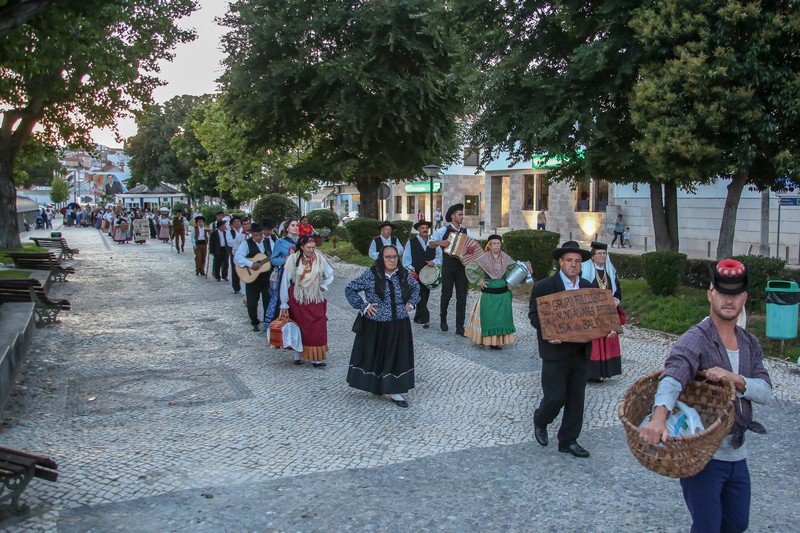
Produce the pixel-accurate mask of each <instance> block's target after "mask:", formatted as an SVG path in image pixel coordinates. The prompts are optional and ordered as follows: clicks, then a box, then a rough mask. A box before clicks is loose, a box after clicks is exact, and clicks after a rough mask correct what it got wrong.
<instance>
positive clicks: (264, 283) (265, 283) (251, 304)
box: [233, 224, 272, 331]
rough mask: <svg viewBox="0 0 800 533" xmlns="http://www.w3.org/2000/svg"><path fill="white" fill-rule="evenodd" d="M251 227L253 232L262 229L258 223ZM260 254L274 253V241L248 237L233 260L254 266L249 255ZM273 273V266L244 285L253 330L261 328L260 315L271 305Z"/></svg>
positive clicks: (268, 254)
mask: <svg viewBox="0 0 800 533" xmlns="http://www.w3.org/2000/svg"><path fill="white" fill-rule="evenodd" d="M250 229H251V231H252V232H253V233H258V232H259V231H261V227H260V226H259V225H258V224H253V226H252V227H251V228H250ZM258 254H264V255H266V256H267V257H270V256H271V255H272V241H271V240H270V239H269V238H263V239H261V242H256V241H255V240H253V238H252V237H248V238H246V239H245V240H244V242H242V243H241V244H240V245H239V246H238V247H237V248H236V253H235V254H234V257H233V262H234V263H235V264H236V265H237V266H240V267H242V268H252V266H253V262H252V261H250V260H249V259H248V257H255V256H256V255H258ZM271 274H272V266H270V268H269V269H265V270H264V272H263V273H262V274H260V275H259V276H258V277H257V278H256V279H254V280H253V281H251V282H250V283H245V285H244V294H245V301H246V305H247V315H248V316H249V317H250V324H251V325H252V326H253V331H258V330H259V325H260V324H261V320H260V319H259V316H261V317H263V316H264V315H265V314H266V312H267V308H268V307H269V278H270V275H271ZM259 300H261V310H262V312H261V315H259V314H258V301H259Z"/></svg>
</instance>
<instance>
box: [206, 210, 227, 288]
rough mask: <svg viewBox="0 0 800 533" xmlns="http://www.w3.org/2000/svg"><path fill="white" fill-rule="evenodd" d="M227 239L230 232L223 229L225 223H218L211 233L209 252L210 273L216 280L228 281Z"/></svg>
mask: <svg viewBox="0 0 800 533" xmlns="http://www.w3.org/2000/svg"><path fill="white" fill-rule="evenodd" d="M228 239H230V233H228V231H227V230H226V229H225V224H224V223H222V224H219V225H218V226H217V229H216V230H214V231H212V233H211V242H210V243H209V252H211V257H212V258H213V266H212V269H211V273H212V274H213V276H214V279H215V280H217V281H222V280H223V279H224V280H225V281H228V266H229V265H228V263H229V260H228Z"/></svg>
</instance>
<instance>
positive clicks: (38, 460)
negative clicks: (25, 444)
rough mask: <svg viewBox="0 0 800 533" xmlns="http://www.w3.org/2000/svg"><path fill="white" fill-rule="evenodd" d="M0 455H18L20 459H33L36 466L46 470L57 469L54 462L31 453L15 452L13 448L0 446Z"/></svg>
mask: <svg viewBox="0 0 800 533" xmlns="http://www.w3.org/2000/svg"><path fill="white" fill-rule="evenodd" d="M0 453H8V454H12V455H18V456H20V457H27V458H28V459H34V460H35V461H36V463H37V464H39V465H41V466H44V467H46V468H52V469H54V470H55V469H57V468H58V465H57V464H56V462H55V461H53V460H52V459H50V458H49V457H45V456H43V455H36V454H33V453H28V452H24V451H22V450H15V449H14V448H6V447H5V446H0Z"/></svg>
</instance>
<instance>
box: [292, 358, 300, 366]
mask: <svg viewBox="0 0 800 533" xmlns="http://www.w3.org/2000/svg"><path fill="white" fill-rule="evenodd" d="M292 362H293V363H294V364H296V365H302V364H303V360H302V359H295V360H294V361H292Z"/></svg>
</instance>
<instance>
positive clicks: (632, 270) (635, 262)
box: [608, 252, 644, 279]
mask: <svg viewBox="0 0 800 533" xmlns="http://www.w3.org/2000/svg"><path fill="white" fill-rule="evenodd" d="M608 258H609V259H610V260H611V264H612V265H614V268H615V269H616V270H617V276H619V277H620V278H625V279H644V260H643V259H642V256H641V255H631V254H615V253H611V252H609V254H608Z"/></svg>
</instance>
